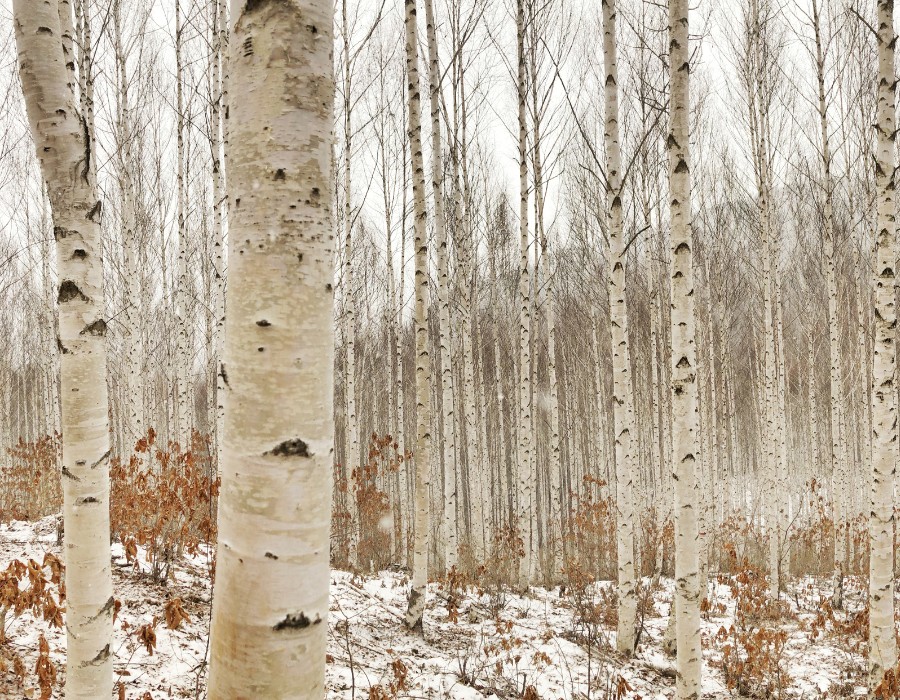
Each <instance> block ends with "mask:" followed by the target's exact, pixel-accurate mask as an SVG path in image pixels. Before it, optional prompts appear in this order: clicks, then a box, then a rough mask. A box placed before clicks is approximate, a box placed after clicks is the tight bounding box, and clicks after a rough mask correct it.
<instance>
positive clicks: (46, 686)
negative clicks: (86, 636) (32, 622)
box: [0, 552, 65, 700]
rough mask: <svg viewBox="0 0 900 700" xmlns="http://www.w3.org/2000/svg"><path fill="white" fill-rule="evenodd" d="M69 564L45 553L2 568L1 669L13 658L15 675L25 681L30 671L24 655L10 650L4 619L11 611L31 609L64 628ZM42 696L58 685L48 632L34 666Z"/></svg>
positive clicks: (56, 625)
mask: <svg viewBox="0 0 900 700" xmlns="http://www.w3.org/2000/svg"><path fill="white" fill-rule="evenodd" d="M64 569H65V567H64V566H63V564H62V562H61V561H60V560H59V559H58V558H57V557H56V556H54V555H53V554H51V553H49V552H48V553H47V554H45V555H44V560H43V562H42V563H41V564H38V563H37V562H36V561H35V560H34V559H29V560H28V561H27V562H24V561H21V560H19V559H14V560H13V561H11V562H10V563H9V566H7V567H6V569H5V570H4V571H2V572H0V651H2V652H3V653H0V670H3V668H4V667H5V666H6V665H7V662H8V661H10V662H11V663H12V666H13V669H12V671H13V675H14V677H15V678H16V679H17V680H18V681H19V682H24V680H25V678H26V677H27V671H26V668H25V665H24V663H23V662H22V659H21V657H20V656H19V655H18V654H16V653H15V652H13V651H9V653H7V646H6V645H4V644H3V642H5V636H4V635H5V626H4V621H5V619H6V616H7V615H8V614H10V613H12V615H13V616H14V617H19V616H20V615H23V614H25V613H30V614H31V615H32V617H34V618H35V619H43V620H44V621H45V622H47V623H48V624H49V625H50V627H57V628H62V626H63V613H64V612H65V609H64V608H63V607H62V606H63V603H64V601H65V584H64V583H63V580H62V576H63V571H64ZM34 674H35V677H36V679H37V685H38V687H39V688H40V691H41V699H42V700H47V699H48V698H50V697H51V696H52V694H53V688H54V686H55V685H56V666H54V665H53V662H52V661H51V660H50V647H49V645H48V644H47V640H46V639H45V638H44V635H43V634H41V636H40V639H39V641H38V658H37V662H36V664H35V667H34Z"/></svg>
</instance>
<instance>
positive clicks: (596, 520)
mask: <svg viewBox="0 0 900 700" xmlns="http://www.w3.org/2000/svg"><path fill="white" fill-rule="evenodd" d="M605 486H606V482H604V481H602V480H601V479H597V478H595V477H593V476H586V477H585V478H584V485H583V489H582V494H581V495H573V497H574V499H575V501H576V506H575V510H574V512H573V513H571V514H570V516H569V518H568V522H569V523H570V530H569V532H568V533H567V535H566V539H567V541H568V542H567V544H568V547H567V548H566V551H567V552H568V555H567V556H568V558H570V559H571V558H572V557H577V566H578V568H579V569H582V570H584V571H589V572H591V573H592V574H594V575H595V576H596V577H597V578H599V579H613V578H615V576H616V517H615V513H616V510H615V503H614V502H613V499H612V497H611V496H607V495H604V487H605ZM574 566H575V564H574V563H573V562H571V561H567V562H566V563H565V567H566V568H568V569H569V570H570V571H571V570H573V567H574Z"/></svg>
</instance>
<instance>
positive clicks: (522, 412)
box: [516, 0, 537, 586]
mask: <svg viewBox="0 0 900 700" xmlns="http://www.w3.org/2000/svg"><path fill="white" fill-rule="evenodd" d="M516 52H517V54H516V59H517V69H516V71H517V72H516V96H517V98H518V126H519V140H518V146H519V430H518V445H517V450H516V474H517V477H518V485H517V499H516V502H517V504H518V513H517V522H518V525H517V527H518V533H519V537H521V539H522V541H523V549H524V552H525V556H523V557H522V560H521V562H520V567H519V585H520V586H527V585H529V584H530V583H531V581H530V580H529V577H530V574H531V570H532V562H531V553H532V546H531V540H532V538H533V537H535V536H536V534H537V533H536V532H535V528H534V522H533V520H534V504H533V500H534V483H533V480H532V479H531V450H532V442H533V440H532V426H531V281H530V268H529V264H528V245H529V240H528V160H527V158H528V156H527V140H528V122H527V120H526V110H525V105H526V95H527V92H526V91H527V86H526V78H525V0H516Z"/></svg>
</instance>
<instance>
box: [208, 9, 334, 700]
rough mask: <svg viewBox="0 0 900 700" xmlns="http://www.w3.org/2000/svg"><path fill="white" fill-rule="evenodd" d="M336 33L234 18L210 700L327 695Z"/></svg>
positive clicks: (268, 14)
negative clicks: (222, 418) (331, 192)
mask: <svg viewBox="0 0 900 700" xmlns="http://www.w3.org/2000/svg"><path fill="white" fill-rule="evenodd" d="M332 19H333V7H332V4H331V3H330V2H322V1H321V0H291V1H290V2H269V3H265V2H263V3H258V2H249V1H248V2H241V3H236V4H235V5H234V11H233V13H232V18H231V22H232V24H231V29H232V36H233V41H232V42H231V54H230V80H231V86H232V89H233V92H234V93H236V94H239V95H241V99H240V100H237V101H235V102H234V103H233V104H232V105H230V108H229V111H230V115H229V133H230V139H229V149H230V150H229V158H228V161H227V168H228V173H227V175H228V177H227V187H228V193H229V201H230V203H231V207H230V211H231V217H230V219H231V221H230V229H231V235H230V236H229V256H228V258H229V268H230V270H229V282H228V287H229V300H228V306H227V309H226V316H225V351H224V353H225V354H224V360H223V366H222V373H223V378H224V384H225V392H226V395H225V425H224V444H223V450H222V454H223V460H222V488H221V495H220V501H219V542H218V559H217V569H216V587H215V596H214V600H213V610H212V623H211V629H210V676H209V688H208V693H209V696H210V697H211V698H238V697H260V698H261V697H265V698H273V699H275V698H310V699H312V698H321V697H322V696H323V694H324V692H325V691H324V671H325V642H326V635H327V629H328V625H327V617H328V586H329V565H328V553H329V538H330V525H331V522H330V520H331V518H330V514H331V500H330V499H331V469H332V459H333V433H334V431H333V422H332V421H333V418H332V388H333V381H332V373H331V370H332V366H333V352H334V350H333V348H334V336H333V333H334V331H333V318H332V303H333V299H332V262H333V249H332V246H333V241H334V234H333V231H332V212H331V208H330V199H329V196H328V191H329V186H330V181H331V167H332V166H331V162H332V160H331V158H332V156H331V145H332V137H331V128H332V110H333V99H334V80H333V74H332V66H331V52H332V41H333V40H332V31H333V28H332ZM261 127H262V128H261ZM260 183H265V185H264V186H262V187H260V186H259V184H260ZM298 581H302V582H303V585H302V586H298V585H297V582H298Z"/></svg>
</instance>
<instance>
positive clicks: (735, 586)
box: [715, 561, 791, 698]
mask: <svg viewBox="0 0 900 700" xmlns="http://www.w3.org/2000/svg"><path fill="white" fill-rule="evenodd" d="M718 580H719V583H720V584H722V585H725V586H728V587H730V588H731V593H732V597H733V598H734V605H735V611H734V621H733V623H732V624H731V625H730V626H729V627H728V628H726V627H724V626H723V627H720V628H719V631H718V633H717V634H716V637H715V644H716V646H717V648H718V649H719V650H720V651H721V653H722V660H721V664H722V671H723V674H724V676H725V682H726V684H727V686H728V689H729V690H730V691H732V692H734V693H737V694H739V695H743V696H752V697H762V698H772V697H779V698H780V697H784V692H785V689H786V688H787V686H788V685H789V684H790V677H789V676H788V674H787V671H786V664H785V658H784V652H785V647H786V645H787V639H788V633H787V631H785V630H784V629H782V623H783V622H784V621H785V620H787V619H789V618H790V617H791V609H790V606H789V605H788V604H787V603H786V602H785V601H783V600H774V599H773V598H771V597H769V595H768V582H767V579H766V576H765V575H764V574H763V573H762V572H761V571H760V570H759V569H757V568H755V567H753V566H752V565H750V564H749V563H748V562H746V561H745V562H744V564H743V566H742V567H741V569H740V570H739V572H738V573H737V574H736V575H733V576H727V575H724V574H723V575H720V576H719V579H718Z"/></svg>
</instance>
